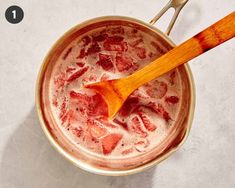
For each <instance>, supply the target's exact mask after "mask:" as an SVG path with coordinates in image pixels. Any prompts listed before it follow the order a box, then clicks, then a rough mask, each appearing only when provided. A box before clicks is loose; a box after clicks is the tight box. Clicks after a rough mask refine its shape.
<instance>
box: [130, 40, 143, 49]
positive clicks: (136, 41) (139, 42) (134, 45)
mask: <svg viewBox="0 0 235 188" xmlns="http://www.w3.org/2000/svg"><path fill="white" fill-rule="evenodd" d="M141 43H143V39H142V38H139V39H137V40H134V41H132V42H130V46H132V47H136V46H138V45H139V44H141Z"/></svg>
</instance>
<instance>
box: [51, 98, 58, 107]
mask: <svg viewBox="0 0 235 188" xmlns="http://www.w3.org/2000/svg"><path fill="white" fill-rule="evenodd" d="M52 104H53V105H54V106H55V107H57V106H58V102H57V97H54V98H53V101H52Z"/></svg>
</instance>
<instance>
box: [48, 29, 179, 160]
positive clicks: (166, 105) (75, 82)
mask: <svg viewBox="0 0 235 188" xmlns="http://www.w3.org/2000/svg"><path fill="white" fill-rule="evenodd" d="M163 53H164V50H162V48H160V47H159V44H158V42H157V41H155V40H154V38H153V37H151V36H150V35H148V34H146V33H144V32H142V31H138V30H136V29H133V28H130V27H127V26H122V27H117V26H109V27H105V28H99V29H96V30H92V31H91V32H89V33H86V34H85V35H83V36H79V37H78V38H77V39H76V40H74V42H72V43H71V44H69V46H68V47H67V48H66V49H65V50H64V51H63V53H62V54H61V56H60V57H59V59H58V60H57V62H56V67H55V68H54V70H53V72H52V78H53V79H52V80H51V82H50V101H51V106H52V109H53V115H54V117H55V119H56V122H57V124H58V125H59V127H60V128H61V130H62V131H63V133H64V134H65V135H66V136H67V138H68V139H69V140H70V141H71V142H73V143H74V144H76V145H77V147H78V148H79V149H80V150H86V151H87V152H92V154H93V155H101V156H103V157H116V158H117V157H124V156H128V157H130V156H137V155H140V154H142V153H145V152H148V151H149V150H151V149H152V148H154V147H157V146H158V145H159V144H160V143H161V142H162V141H163V140H164V138H165V137H166V136H167V133H168V131H169V129H170V127H171V126H174V122H175V120H176V117H177V115H178V113H179V109H180V105H181V98H180V96H181V93H182V88H181V84H180V83H181V82H180V76H179V73H178V71H177V70H173V71H171V72H169V73H167V74H165V75H163V76H161V77H159V78H157V79H155V80H153V81H151V82H149V83H147V84H145V85H144V86H142V87H140V88H139V89H138V90H136V91H135V92H134V93H133V94H132V95H131V96H130V97H129V98H128V100H127V101H126V103H125V105H124V106H123V107H122V109H121V110H120V112H119V113H118V114H117V115H116V117H115V118H114V119H113V120H108V119H107V117H106V115H107V109H106V104H105V103H104V101H103V100H102V98H101V96H100V95H98V94H96V93H95V92H94V91H92V90H89V89H84V88H82V86H83V85H84V84H89V83H93V82H98V81H100V80H108V79H115V78H120V77H124V76H127V75H129V74H131V73H133V72H134V71H136V70H138V69H141V68H142V67H144V66H145V65H146V64H148V63H149V62H151V60H153V59H154V58H157V57H159V56H160V55H162V54H163ZM127 87H128V86H127Z"/></svg>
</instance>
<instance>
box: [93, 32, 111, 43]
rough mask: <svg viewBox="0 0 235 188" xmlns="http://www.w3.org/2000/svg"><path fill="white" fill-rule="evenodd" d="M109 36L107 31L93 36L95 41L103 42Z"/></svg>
mask: <svg viewBox="0 0 235 188" xmlns="http://www.w3.org/2000/svg"><path fill="white" fill-rule="evenodd" d="M107 37H108V35H107V34H106V33H104V34H100V35H97V36H93V42H102V41H104V40H105V39H106V38H107Z"/></svg>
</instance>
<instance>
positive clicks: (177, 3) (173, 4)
mask: <svg viewBox="0 0 235 188" xmlns="http://www.w3.org/2000/svg"><path fill="white" fill-rule="evenodd" d="M187 2H188V0H170V1H169V2H168V3H167V5H166V6H165V7H164V8H163V9H162V10H161V11H160V12H159V13H158V14H157V15H156V16H155V17H154V18H153V19H152V20H151V21H150V22H149V23H150V24H151V25H153V24H155V23H156V21H157V20H159V18H160V17H161V16H162V15H163V14H164V13H165V12H166V11H167V10H168V9H169V8H174V9H175V12H174V15H173V17H172V19H171V21H170V23H169V25H168V27H167V30H166V34H167V35H169V34H170V32H171V29H172V27H173V26H174V23H175V21H176V19H177V17H178V15H179V13H180V11H181V9H182V8H183V7H184V5H185V4H186V3H187Z"/></svg>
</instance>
